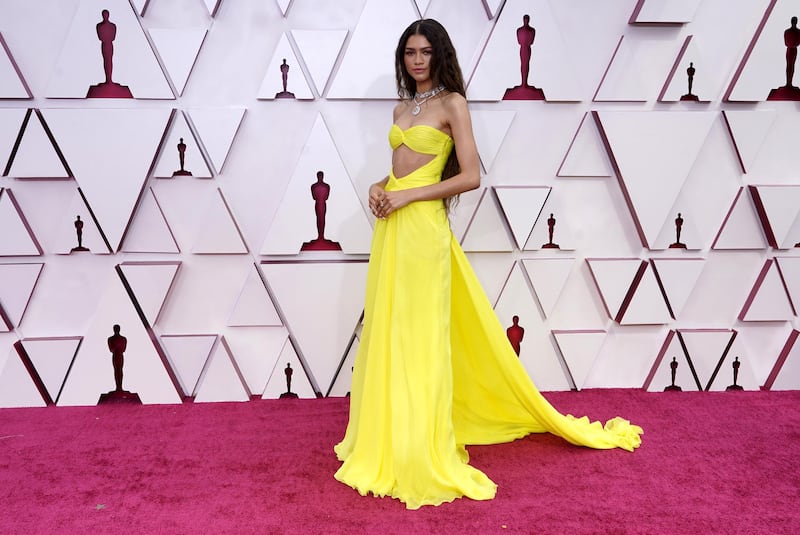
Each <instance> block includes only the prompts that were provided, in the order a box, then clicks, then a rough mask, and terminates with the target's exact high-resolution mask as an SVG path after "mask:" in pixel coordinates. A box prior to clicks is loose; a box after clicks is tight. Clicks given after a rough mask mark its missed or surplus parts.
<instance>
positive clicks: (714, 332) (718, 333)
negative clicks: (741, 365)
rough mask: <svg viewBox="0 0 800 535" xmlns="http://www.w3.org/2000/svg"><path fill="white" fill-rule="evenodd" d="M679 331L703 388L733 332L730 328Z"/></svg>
mask: <svg viewBox="0 0 800 535" xmlns="http://www.w3.org/2000/svg"><path fill="white" fill-rule="evenodd" d="M679 332H680V334H681V335H682V336H683V341H684V343H685V344H686V351H687V352H688V353H689V358H690V359H692V365H693V366H694V371H695V373H697V379H698V380H699V381H700V387H701V388H703V389H705V387H706V385H707V384H708V382H709V381H710V380H711V376H712V374H713V373H714V370H715V369H716V368H717V365H718V364H719V361H720V359H721V358H722V356H723V354H724V353H725V348H726V347H727V346H728V344H729V343H730V341H731V337H732V336H733V335H734V334H735V333H734V331H732V330H730V329H698V330H683V329H681V330H679ZM678 360H680V359H678ZM731 360H733V359H731Z"/></svg>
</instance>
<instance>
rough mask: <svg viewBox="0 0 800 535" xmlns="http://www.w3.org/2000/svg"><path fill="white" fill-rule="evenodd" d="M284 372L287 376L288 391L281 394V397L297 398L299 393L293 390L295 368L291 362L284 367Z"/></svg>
mask: <svg viewBox="0 0 800 535" xmlns="http://www.w3.org/2000/svg"><path fill="white" fill-rule="evenodd" d="M283 373H284V375H285V376H286V392H284V393H283V394H281V395H280V399H287V398H296V397H297V394H295V393H294V392H292V374H293V373H294V370H293V369H292V365H291V363H289V362H287V363H286V368H284V369H283Z"/></svg>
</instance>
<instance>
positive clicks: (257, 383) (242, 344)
mask: <svg viewBox="0 0 800 535" xmlns="http://www.w3.org/2000/svg"><path fill="white" fill-rule="evenodd" d="M286 340H287V332H286V329H285V328H283V327H260V328H247V329H231V330H229V331H228V334H226V335H225V341H226V342H227V343H228V348H229V349H230V350H231V354H232V355H233V359H234V361H236V364H237V365H238V366H239V371H240V372H241V374H242V377H244V380H245V383H246V384H247V389H248V390H249V391H250V392H251V393H253V394H260V393H262V392H263V391H264V389H265V388H266V386H267V381H268V380H269V376H270V374H271V373H272V370H273V369H274V368H275V363H276V362H277V361H278V358H279V357H280V354H281V351H282V350H283V346H284V344H285V343H286Z"/></svg>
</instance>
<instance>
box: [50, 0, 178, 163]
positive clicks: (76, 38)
mask: <svg viewBox="0 0 800 535" xmlns="http://www.w3.org/2000/svg"><path fill="white" fill-rule="evenodd" d="M103 10H108V11H109V15H110V16H109V22H111V23H112V24H114V25H115V26H116V35H115V37H114V39H113V41H112V43H113V55H112V57H111V59H112V62H113V77H112V80H113V82H115V83H117V84H120V85H122V86H127V87H128V88H129V89H130V92H131V94H132V95H133V97H134V98H141V99H173V98H175V95H173V93H172V90H171V89H170V87H169V84H168V83H167V80H166V79H165V78H164V73H163V72H162V71H161V66H160V65H159V64H158V60H157V59H156V57H155V54H154V53H153V49H152V48H150V43H149V42H148V40H147V37H145V34H144V31H143V30H142V27H141V25H140V24H139V20H138V19H137V16H136V12H135V11H134V9H133V8H132V6H131V4H130V2H128V0H84V1H82V2H80V3H79V4H78V8H77V11H76V12H75V16H74V18H73V19H72V25H71V26H70V28H69V32H68V33H67V36H66V38H65V40H64V42H63V44H62V46H61V54H60V55H59V58H58V61H57V62H56V64H55V68H53V69H52V72H53V76H52V78H51V79H50V83H49V85H48V86H47V92H46V95H47V97H48V98H85V97H86V96H87V93H88V91H89V87H90V86H93V85H96V84H100V83H101V82H104V81H105V79H106V76H105V72H104V68H103V56H102V53H101V41H100V40H99V38H98V35H97V31H98V30H97V29H96V26H97V24H99V23H101V22H102V17H101V15H100V13H101V12H102V11H103ZM137 111H141V110H137ZM56 139H60V138H59V137H58V136H56ZM67 161H70V160H69V159H67ZM75 172H76V173H77V170H76V171H75Z"/></svg>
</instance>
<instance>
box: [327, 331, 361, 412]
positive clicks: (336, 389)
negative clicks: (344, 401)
mask: <svg viewBox="0 0 800 535" xmlns="http://www.w3.org/2000/svg"><path fill="white" fill-rule="evenodd" d="M359 343H360V340H359V339H358V338H355V339H354V340H353V345H351V346H350V351H348V352H347V356H346V357H345V359H344V362H343V363H342V369H341V370H339V375H337V376H336V379H335V380H334V382H333V385H331V393H330V394H329V396H330V397H344V396H347V395H349V394H350V386H351V385H352V383H353V367H354V366H355V363H356V354H357V353H358V345H359Z"/></svg>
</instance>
